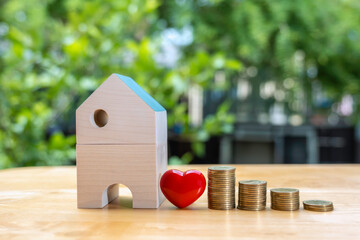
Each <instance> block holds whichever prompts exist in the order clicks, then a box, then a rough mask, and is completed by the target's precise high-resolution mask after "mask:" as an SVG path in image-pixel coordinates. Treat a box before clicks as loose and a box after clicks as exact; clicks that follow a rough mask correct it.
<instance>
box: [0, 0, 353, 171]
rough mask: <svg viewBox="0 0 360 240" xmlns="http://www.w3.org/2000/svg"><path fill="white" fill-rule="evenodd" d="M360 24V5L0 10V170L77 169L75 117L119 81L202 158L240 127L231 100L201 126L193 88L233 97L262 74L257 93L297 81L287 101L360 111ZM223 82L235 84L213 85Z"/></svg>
mask: <svg viewBox="0 0 360 240" xmlns="http://www.w3.org/2000/svg"><path fill="white" fill-rule="evenodd" d="M359 12H360V2H359V1H356V0H334V1H325V0H317V1H312V0H299V1H297V0H294V1H282V0H273V1H265V0H252V1H250V0H242V1H241V0H229V1H223V0H197V1H189V0H176V1H173V0H169V1H160V0H143V1H141V0H133V1H130V0H128V1H125V0H124V1H116V0H94V1H85V0H58V1H56V0H31V1H23V0H2V1H1V2H0V168H8V167H16V166H30V165H59V164H70V163H73V162H74V159H75V136H74V133H75V129H74V128H75V127H74V126H75V119H74V113H75V109H76V108H77V107H78V106H79V105H80V103H81V102H82V101H84V100H85V99H86V98H87V96H89V94H90V93H91V92H92V91H94V90H95V89H96V88H97V86H98V85H99V84H100V83H101V82H102V81H104V80H105V79H106V77H108V76H109V75H110V74H111V73H121V74H123V75H127V76H131V77H132V78H133V79H135V80H136V81H137V82H138V83H139V84H140V85H141V86H142V87H143V88H144V89H145V90H146V91H147V92H148V93H149V94H150V95H152V96H153V97H154V98H155V99H157V100H158V101H159V102H160V103H161V104H162V105H163V106H164V107H165V108H166V109H167V110H168V125H169V128H170V129H174V128H175V129H180V130H178V131H176V132H177V133H178V134H179V135H180V136H182V137H183V138H186V139H190V141H191V142H192V143H193V150H194V152H195V153H196V154H200V155H201V154H203V151H204V148H203V145H202V143H203V142H204V141H206V140H207V139H209V137H210V136H214V135H221V134H224V133H230V132H232V131H233V124H234V123H235V121H236V119H235V115H234V113H233V112H231V111H230V110H229V109H230V108H231V107H232V106H233V101H232V100H231V99H228V101H224V102H223V104H221V105H220V107H219V108H218V110H217V112H216V113H214V114H210V115H207V116H205V118H204V121H203V124H201V125H200V126H194V125H192V124H191V123H190V122H189V115H188V90H189V89H190V88H191V87H192V86H200V87H201V88H202V89H204V90H205V91H206V90H212V89H216V90H218V91H228V90H229V89H231V87H232V86H234V85H235V84H236V83H235V81H236V80H237V78H238V76H239V75H241V74H243V73H244V72H246V71H248V70H249V68H250V69H251V68H252V67H254V66H255V67H256V69H258V71H259V74H258V76H259V77H258V78H259V79H260V80H259V81H263V80H264V81H265V80H267V79H272V80H274V81H275V82H276V83H277V84H282V83H283V82H284V81H285V80H286V79H288V78H292V79H295V81H294V82H295V83H294V84H292V85H291V86H290V87H289V88H288V89H287V92H288V95H287V98H290V99H291V98H296V92H297V88H299V87H303V88H309V89H310V88H311V83H312V81H315V80H316V81H320V82H321V83H322V85H323V87H324V89H325V90H324V91H325V93H326V94H327V95H328V96H329V97H331V98H332V99H340V98H341V97H343V96H344V94H351V95H352V96H353V97H354V99H355V101H357V99H358V97H359V92H360V91H359V90H360V89H359V88H360V84H359V81H360V68H359V67H358V65H357V64H358V63H359V59H360V58H359V57H360V44H359V37H360V36H359V34H360V24H359V23H360V14H359ZM299 57H300V58H301V59H302V61H301V63H302V64H300V65H299V63H298V62H297V61H296V59H298V58H299ZM294 59H295V60H294ZM314 69H315V70H314ZM311 70H314V71H315V74H307V73H309V71H310V73H311ZM219 71H221V73H222V74H223V75H224V76H225V78H226V81H224V82H222V83H217V84H215V83H214V76H215V75H216V74H217V73H218V72H219ZM314 71H313V72H312V73H314ZM300 85H301V86H300ZM309 97H310V96H309ZM271 99H273V101H276V99H275V98H271ZM303 104H306V105H312V101H311V100H309V101H306V102H304V103H303ZM309 107H311V106H309ZM289 109H290V110H291V106H289ZM290 110H289V111H290ZM358 112H359V110H358V109H356V114H354V119H353V121H354V122H355V121H356V119H357V117H358ZM191 158H192V156H191V155H185V156H183V159H182V160H181V159H180V158H172V161H173V162H177V161H183V162H189V161H190V160H191Z"/></svg>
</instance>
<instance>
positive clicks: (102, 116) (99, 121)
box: [92, 109, 109, 128]
mask: <svg viewBox="0 0 360 240" xmlns="http://www.w3.org/2000/svg"><path fill="white" fill-rule="evenodd" d="M108 121H109V116H108V114H107V113H106V112H105V111H104V110H102V109H98V110H96V111H95V112H94V114H93V117H92V123H93V124H94V125H95V126H97V127H99V128H101V127H104V126H105V125H106V124H107V123H108Z"/></svg>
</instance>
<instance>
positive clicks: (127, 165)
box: [76, 74, 167, 208]
mask: <svg viewBox="0 0 360 240" xmlns="http://www.w3.org/2000/svg"><path fill="white" fill-rule="evenodd" d="M76 140H77V145H76V165H77V200H78V201H77V202H78V208H102V207H104V206H105V205H107V204H108V203H109V202H111V201H112V200H114V199H115V198H116V197H118V190H119V188H118V184H124V185H126V186H127V187H128V188H129V189H130V191H131V193H132V196H133V208H158V207H159V205H160V204H161V203H162V202H163V200H164V196H163V195H162V192H161V190H160V187H159V182H160V177H161V175H162V174H163V173H164V172H165V171H166V170H167V119H166V110H165V109H164V108H163V107H162V106H161V105H160V104H159V103H158V102H157V101H155V100H154V99H153V98H152V97H151V96H150V95H149V94H147V93H146V92H145V91H144V90H143V89H142V88H141V87H140V86H139V85H138V84H137V83H136V82H135V81H134V80H132V79H131V78H129V77H125V76H122V75H118V74H112V75H111V76H110V77H109V78H108V79H107V80H106V81H105V82H103V83H102V84H101V86H100V87H99V88H98V89H97V90H96V91H95V92H94V93H92V94H91V95H90V96H89V98H88V99H87V100H86V101H85V102H84V103H82V105H81V106H80V107H79V108H78V109H77V110H76Z"/></svg>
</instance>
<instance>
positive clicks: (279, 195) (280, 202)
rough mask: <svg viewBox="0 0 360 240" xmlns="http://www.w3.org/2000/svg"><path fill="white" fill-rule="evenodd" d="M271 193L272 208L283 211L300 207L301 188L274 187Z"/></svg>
mask: <svg viewBox="0 0 360 240" xmlns="http://www.w3.org/2000/svg"><path fill="white" fill-rule="evenodd" d="M270 193H271V208H272V209H274V210H281V211H295V210H298V209H299V205H300V203H299V190H298V189H295V188H273V189H271V190H270Z"/></svg>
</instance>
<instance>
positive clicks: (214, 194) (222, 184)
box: [208, 166, 235, 210]
mask: <svg viewBox="0 0 360 240" xmlns="http://www.w3.org/2000/svg"><path fill="white" fill-rule="evenodd" d="M208 207H209V208H210V209H216V210H228V209H233V208H235V168H234V167H227V166H216V167H209V169H208Z"/></svg>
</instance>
